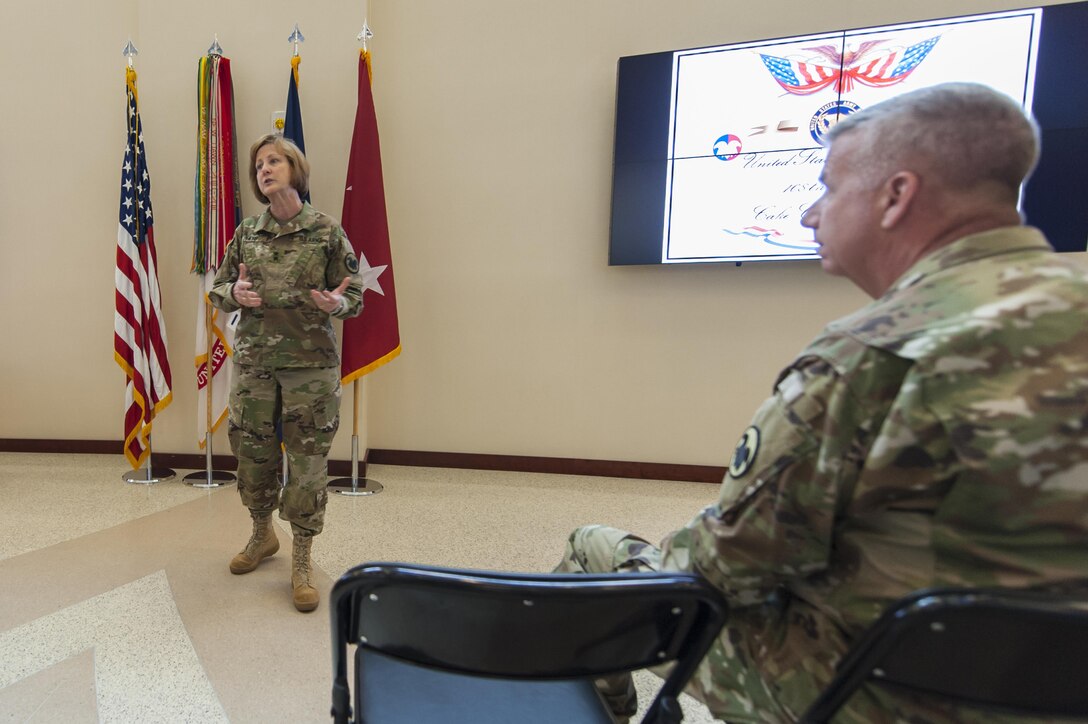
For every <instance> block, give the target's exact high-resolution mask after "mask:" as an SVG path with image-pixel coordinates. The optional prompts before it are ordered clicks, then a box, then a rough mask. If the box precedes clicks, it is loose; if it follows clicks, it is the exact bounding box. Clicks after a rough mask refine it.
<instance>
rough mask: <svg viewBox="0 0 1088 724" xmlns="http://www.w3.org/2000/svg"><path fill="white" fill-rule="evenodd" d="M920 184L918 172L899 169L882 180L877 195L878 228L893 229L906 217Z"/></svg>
mask: <svg viewBox="0 0 1088 724" xmlns="http://www.w3.org/2000/svg"><path fill="white" fill-rule="evenodd" d="M920 185H921V180H920V179H919V178H918V174H916V173H914V172H913V171H899V172H897V173H896V174H894V175H893V176H891V177H890V178H889V179H888V180H887V181H885V182H884V186H883V187H882V188H881V189H880V195H879V197H878V200H879V203H880V211H881V216H880V228H882V229H893V228H895V227H896V226H897V225H898V224H899V222H900V221H902V220H903V219H904V217H906V215H907V212H908V211H910V208H911V205H912V204H913V203H914V199H915V197H916V196H917V195H918V191H919V188H920Z"/></svg>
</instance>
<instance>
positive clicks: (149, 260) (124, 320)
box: [113, 68, 172, 469]
mask: <svg viewBox="0 0 1088 724" xmlns="http://www.w3.org/2000/svg"><path fill="white" fill-rule="evenodd" d="M125 85H126V87H127V94H128V106H127V108H126V115H127V117H128V136H127V141H126V144H125V160H124V163H123V164H122V166H121V205H120V213H119V215H118V219H119V223H118V226H117V270H116V273H115V275H114V280H115V284H116V287H117V291H116V294H115V300H116V311H115V314H114V334H113V356H114V359H116V360H117V364H118V365H120V367H121V369H122V370H124V371H125V378H126V385H125V448H124V449H125V457H127V458H128V461H129V463H131V465H132V467H133V469H136V468H139V467H140V466H141V465H143V463H144V461H145V460H146V459H147V456H148V455H149V454H150V453H151V421H152V420H154V419H155V415H156V414H158V413H159V412H160V411H161V410H163V409H164V408H165V407H166V406H167V405H169V404H170V401H171V399H172V397H171V391H170V361H169V359H167V356H166V326H165V324H164V323H163V317H162V304H161V299H160V295H159V279H158V273H157V272H156V270H155V267H156V258H155V239H154V234H153V233H152V215H151V177H150V176H148V173H147V163H146V160H145V156H144V137H143V127H142V125H141V124H140V111H139V107H138V105H137V97H136V71H135V70H133V69H132V68H128V69H126V74H125Z"/></svg>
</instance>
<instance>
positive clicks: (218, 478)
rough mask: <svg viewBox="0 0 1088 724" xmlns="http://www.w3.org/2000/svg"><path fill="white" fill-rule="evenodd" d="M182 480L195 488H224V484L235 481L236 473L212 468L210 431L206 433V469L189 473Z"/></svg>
mask: <svg viewBox="0 0 1088 724" xmlns="http://www.w3.org/2000/svg"><path fill="white" fill-rule="evenodd" d="M182 481H183V482H184V483H185V484H186V485H191V486H193V487H194V488H222V487H223V486H224V485H230V484H231V483H233V482H234V473H228V472H227V471H226V470H212V436H211V433H210V432H209V433H206V434H205V435H204V470H202V471H200V472H196V473H189V474H188V475H186V476H185V477H184V478H182Z"/></svg>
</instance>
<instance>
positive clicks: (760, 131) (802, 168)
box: [661, 9, 1041, 263]
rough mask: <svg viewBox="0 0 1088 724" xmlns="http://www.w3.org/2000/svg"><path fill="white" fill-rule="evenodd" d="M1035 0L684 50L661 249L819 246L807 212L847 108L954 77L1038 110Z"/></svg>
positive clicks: (677, 71) (811, 254) (716, 257)
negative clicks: (830, 138)
mask: <svg viewBox="0 0 1088 724" xmlns="http://www.w3.org/2000/svg"><path fill="white" fill-rule="evenodd" d="M1040 18H1041V11H1040V10H1039V9H1033V10H1025V11H1014V12H1007V13H992V14H986V15H975V16H969V17H961V18H953V19H947V20H938V21H930V22H925V23H912V24H905V25H895V26H885V27H879V28H866V29H863V30H857V31H848V32H838V33H833V34H822V35H810V36H805V37H793V38H786V39H781V40H775V41H763V42H759V43H745V44H736V45H726V46H719V47H715V48H701V49H697V50H688V51H678V52H676V53H675V54H674V57H673V77H672V95H671V104H672V107H671V109H670V129H669V136H668V164H667V166H668V168H667V172H666V179H665V219H666V221H665V224H664V228H663V234H662V237H663V238H662V246H661V249H662V255H661V261H662V262H663V263H684V262H705V261H761V260H767V261H769V260H773V259H813V258H817V256H818V254H817V246H816V244H815V242H814V240H813V236H812V232H811V231H810V230H808V229H805V228H804V227H802V226H801V216H802V214H803V213H804V212H805V210H806V209H807V208H808V207H809V206H810V205H811V204H812V203H813V202H814V201H815V200H816V199H817V198H818V197H819V196H820V194H821V193H822V191H823V186H822V185H821V184H820V183H819V180H818V176H819V173H820V168H821V166H822V164H823V161H824V157H825V153H826V152H825V148H824V137H825V135H826V134H827V132H828V131H829V130H830V128H831V127H832V126H834V124H835V123H836V122H837V121H838V120H839V119H840V118H843V117H845V116H846V115H849V114H851V113H855V112H857V111H858V110H861V109H862V108H865V107H867V106H870V105H873V104H875V103H878V102H880V101H882V100H886V99H888V98H891V97H893V96H895V95H898V94H900V93H904V92H907V91H911V90H915V89H917V88H922V87H925V86H929V85H935V84H937V83H943V82H947V81H973V82H978V83H984V84H986V85H989V86H992V87H993V88H996V89H998V90H1000V91H1002V92H1004V93H1006V94H1008V95H1009V96H1011V97H1012V98H1014V99H1016V100H1017V101H1018V102H1019V103H1021V104H1023V105H1024V107H1025V108H1026V109H1028V110H1029V111H1030V110H1031V104H1032V98H1031V94H1032V89H1033V87H1034V74H1035V62H1036V55H1037V44H1038V38H1039V22H1040Z"/></svg>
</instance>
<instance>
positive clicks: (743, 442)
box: [729, 425, 759, 478]
mask: <svg viewBox="0 0 1088 724" xmlns="http://www.w3.org/2000/svg"><path fill="white" fill-rule="evenodd" d="M758 453H759V428H758V427H756V426H755V425H752V426H750V427H749V428H748V429H747V430H745V431H744V434H743V435H741V436H740V441H739V442H738V443H737V449H736V450H734V451H733V460H732V461H731V462H730V463H729V475H730V477H733V478H740V477H743V476H744V474H745V473H747V472H748V471H749V470H751V469H752V464H753V463H755V461H756V455H757V454H758Z"/></svg>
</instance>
